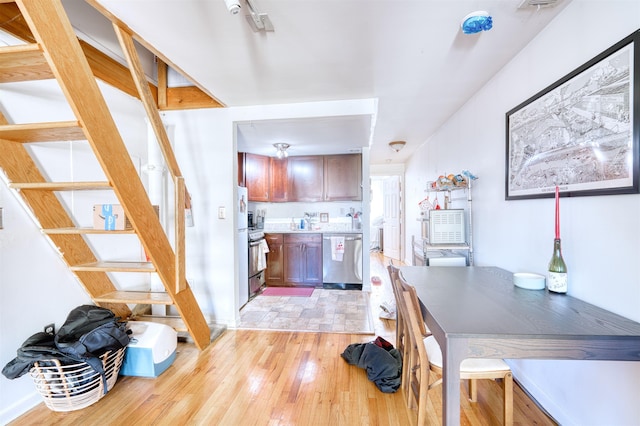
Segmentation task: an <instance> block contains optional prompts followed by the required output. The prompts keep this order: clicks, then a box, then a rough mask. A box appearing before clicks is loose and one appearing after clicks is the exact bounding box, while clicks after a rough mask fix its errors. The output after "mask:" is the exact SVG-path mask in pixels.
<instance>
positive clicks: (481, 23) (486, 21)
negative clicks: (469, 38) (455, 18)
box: [460, 10, 493, 34]
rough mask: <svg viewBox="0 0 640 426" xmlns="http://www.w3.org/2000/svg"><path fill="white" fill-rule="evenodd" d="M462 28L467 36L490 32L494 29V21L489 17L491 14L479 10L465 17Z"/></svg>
mask: <svg viewBox="0 0 640 426" xmlns="http://www.w3.org/2000/svg"><path fill="white" fill-rule="evenodd" d="M460 27H461V28H462V32H463V33H465V34H475V33H479V32H480V31H489V30H490V29H491V28H493V19H492V18H491V16H490V15H489V12H485V11H484V10H478V11H476V12H472V13H470V14H468V15H467V16H465V17H464V19H463V20H462V24H460Z"/></svg>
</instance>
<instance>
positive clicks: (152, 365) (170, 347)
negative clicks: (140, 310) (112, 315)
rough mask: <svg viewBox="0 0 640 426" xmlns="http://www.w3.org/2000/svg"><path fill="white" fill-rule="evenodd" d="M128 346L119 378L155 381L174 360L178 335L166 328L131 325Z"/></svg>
mask: <svg viewBox="0 0 640 426" xmlns="http://www.w3.org/2000/svg"><path fill="white" fill-rule="evenodd" d="M129 328H130V329H131V331H132V335H131V342H130V343H129V345H128V346H127V350H126V351H125V355H124V361H123V362H122V367H121V368H120V374H121V375H122V376H140V377H158V376H159V375H160V374H162V373H163V372H164V371H165V370H166V369H167V368H169V366H170V365H171V364H173V361H174V360H175V359H176V347H177V345H178V333H177V332H176V331H175V330H174V329H173V328H171V327H169V326H168V325H164V324H157V323H154V322H145V321H130V322H129Z"/></svg>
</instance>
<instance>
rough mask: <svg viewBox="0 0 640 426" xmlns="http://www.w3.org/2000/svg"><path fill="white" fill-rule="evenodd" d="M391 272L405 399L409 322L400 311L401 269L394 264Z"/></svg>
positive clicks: (407, 382)
mask: <svg viewBox="0 0 640 426" xmlns="http://www.w3.org/2000/svg"><path fill="white" fill-rule="evenodd" d="M387 271H389V278H390V280H391V288H392V289H393V295H394V296H395V299H396V349H397V350H398V351H399V352H400V353H401V354H402V385H401V387H402V390H403V391H404V393H405V398H407V397H408V389H409V388H408V386H409V370H408V368H407V367H406V365H408V356H409V352H408V351H409V346H408V345H407V339H408V336H407V322H406V319H405V316H404V315H403V313H402V311H401V310H400V303H401V300H400V299H401V298H402V289H401V288H400V281H399V279H398V278H399V275H398V274H399V273H400V269H398V267H396V266H394V265H393V262H390V263H389V266H387Z"/></svg>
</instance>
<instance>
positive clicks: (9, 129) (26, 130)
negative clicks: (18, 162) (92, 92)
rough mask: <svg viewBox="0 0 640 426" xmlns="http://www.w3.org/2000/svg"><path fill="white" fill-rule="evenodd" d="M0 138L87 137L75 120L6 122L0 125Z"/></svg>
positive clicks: (37, 139)
mask: <svg viewBox="0 0 640 426" xmlns="http://www.w3.org/2000/svg"><path fill="white" fill-rule="evenodd" d="M0 139H6V140H10V141H13V142H23V143H28V142H60V141H81V140H86V139H87V137H86V136H85V134H84V131H83V130H82V128H81V127H80V124H79V123H78V122H77V121H61V122H50V123H29V124H6V125H4V126H0Z"/></svg>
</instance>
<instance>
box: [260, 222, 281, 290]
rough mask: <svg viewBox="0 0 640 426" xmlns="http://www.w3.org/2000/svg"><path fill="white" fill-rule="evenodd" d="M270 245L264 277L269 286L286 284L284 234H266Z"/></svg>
mask: <svg viewBox="0 0 640 426" xmlns="http://www.w3.org/2000/svg"><path fill="white" fill-rule="evenodd" d="M264 238H265V239H266V240H267V245H268V246H269V253H267V269H266V270H265V272H264V279H265V283H266V284H267V286H284V247H283V243H284V241H283V235H282V234H265V236H264Z"/></svg>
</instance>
